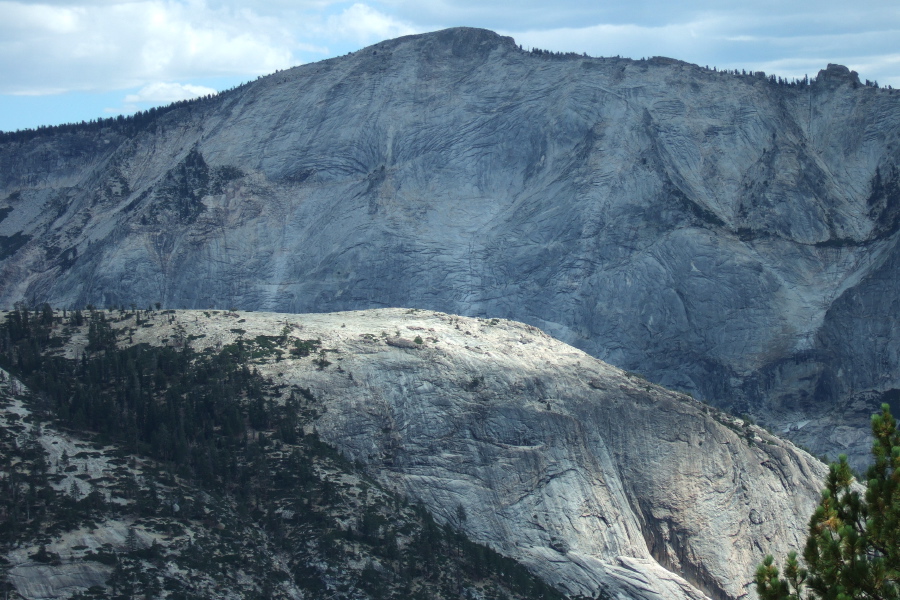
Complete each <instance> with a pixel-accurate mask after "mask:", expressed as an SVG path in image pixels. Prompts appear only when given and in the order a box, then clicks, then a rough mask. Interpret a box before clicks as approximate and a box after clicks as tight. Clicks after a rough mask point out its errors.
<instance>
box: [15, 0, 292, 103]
mask: <svg viewBox="0 0 900 600" xmlns="http://www.w3.org/2000/svg"><path fill="white" fill-rule="evenodd" d="M0 14H2V15H4V18H3V19H2V20H0V72H2V73H3V74H4V77H3V78H2V79H0V93H7V94H10V93H12V94H47V93H54V92H60V91H71V90H111V89H123V88H131V87H136V86H140V85H144V84H147V83H149V82H152V81H161V80H162V81H165V80H169V81H171V80H179V79H181V80H184V79H192V78H199V77H212V76H223V75H256V74H263V73H269V72H271V71H274V70H276V69H281V68H285V67H288V66H291V65H293V64H296V63H297V60H296V59H295V57H294V56H293V53H292V48H293V46H294V44H295V42H294V39H293V35H292V33H291V32H290V31H289V30H288V29H287V28H286V27H285V25H284V24H283V23H281V22H280V21H279V20H277V19H274V18H271V17H261V16H259V15H258V14H256V13H254V12H253V11H251V10H249V9H240V10H233V9H227V8H217V9H214V8H210V7H209V6H207V5H206V3H205V2H203V1H202V0H199V1H192V2H190V3H187V4H184V3H180V2H176V1H174V0H147V1H142V2H130V3H116V4H112V5H108V6H98V5H83V6H51V5H40V4H26V3H23V2H2V1H0Z"/></svg>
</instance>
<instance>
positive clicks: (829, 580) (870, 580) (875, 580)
mask: <svg viewBox="0 0 900 600" xmlns="http://www.w3.org/2000/svg"><path fill="white" fill-rule="evenodd" d="M872 433H873V436H874V442H873V445H872V454H873V456H874V459H875V462H874V464H873V465H872V466H871V467H869V469H868V472H867V475H868V477H867V479H868V482H867V486H866V489H865V496H864V497H863V496H861V495H860V493H859V490H858V489H854V488H856V487H857V486H855V485H854V483H855V482H854V477H853V472H852V471H851V469H850V466H849V464H847V457H846V456H841V457H840V459H839V462H837V463H835V464H832V465H831V469H830V470H829V473H828V480H827V487H826V489H825V490H823V491H822V500H821V501H820V502H819V506H818V507H817V508H816V511H815V513H813V516H812V518H811V519H810V522H809V537H808V538H807V542H806V548H805V550H804V552H803V558H804V560H805V561H806V565H807V569H803V568H801V567H800V565H799V562H798V561H797V553H796V552H792V553H791V554H790V555H789V556H788V560H787V563H786V565H785V578H784V579H782V578H781V577H779V572H778V568H777V567H776V566H775V564H774V560H773V558H772V556H766V558H765V560H764V561H763V563H762V564H761V565H760V566H759V567H758V568H757V571H756V585H757V593H758V594H759V597H760V599H761V600H802V599H821V600H898V599H900V433H898V431H897V423H896V421H895V420H894V417H893V416H891V412H890V408H889V407H888V405H887V404H884V405H882V407H881V414H875V415H873V416H872Z"/></svg>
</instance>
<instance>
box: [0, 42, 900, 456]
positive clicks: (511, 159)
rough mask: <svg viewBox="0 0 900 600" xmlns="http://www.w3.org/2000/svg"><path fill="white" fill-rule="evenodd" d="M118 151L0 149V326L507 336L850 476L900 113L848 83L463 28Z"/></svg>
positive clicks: (893, 368)
mask: <svg viewBox="0 0 900 600" xmlns="http://www.w3.org/2000/svg"><path fill="white" fill-rule="evenodd" d="M123 131H124V130H122V129H121V128H118V129H117V128H116V127H114V126H109V127H105V128H100V127H85V128H83V129H76V130H74V131H73V132H69V133H60V134H58V135H55V136H49V135H37V136H34V137H32V138H31V139H25V140H20V141H14V140H12V139H11V138H10V140H9V141H5V142H3V143H0V281H2V282H3V284H2V286H0V290H2V291H0V301H2V302H4V303H7V304H9V303H12V302H14V301H17V300H20V299H23V298H24V299H27V300H29V301H31V300H33V301H44V300H47V301H50V302H52V303H54V304H57V305H83V304H87V303H93V304H96V305H100V306H103V305H126V306H127V305H129V304H131V303H137V304H138V305H145V304H147V303H151V302H157V301H159V302H162V303H163V304H165V305H166V306H173V307H185V308H208V307H210V306H218V307H228V306H235V307H241V308H253V309H265V310H278V311H287V312H309V311H328V310H345V309H360V308H372V307H383V306H401V305H402V306H411V305H413V306H419V307H423V308H430V309H436V310H443V311H447V312H454V313H461V314H468V315H473V316H503V317H509V318H514V319H517V320H521V321H526V322H528V323H531V324H534V325H537V326H539V327H541V328H542V329H544V330H546V331H548V332H550V333H552V334H553V335H555V336H557V337H559V338H561V339H563V340H565V341H566V342H569V343H571V344H573V345H575V346H577V347H579V348H581V349H584V350H585V351H587V352H589V353H591V354H592V355H594V356H597V357H599V358H602V359H604V360H606V361H609V362H611V363H613V364H616V365H618V366H620V367H622V368H626V369H630V370H633V371H638V372H641V373H643V374H644V375H646V376H647V377H648V378H650V379H651V380H653V381H655V382H657V383H660V384H664V385H667V386H670V387H675V388H678V389H682V390H685V391H690V392H691V393H693V394H694V395H696V396H698V397H701V398H703V399H706V400H708V401H709V402H712V403H714V404H717V405H719V406H723V407H726V408H728V409H730V410H732V411H733V412H736V413H749V414H753V415H755V416H756V417H757V418H759V419H761V420H764V421H765V422H766V423H768V424H770V425H772V426H776V427H778V428H779V429H780V430H782V431H785V432H787V433H788V434H789V435H791V436H793V437H794V438H795V439H798V440H801V441H803V443H804V444H806V445H807V446H808V447H810V448H811V449H812V450H813V451H815V452H816V453H823V452H828V453H830V454H832V455H834V454H835V453H836V452H837V451H846V452H849V453H850V454H851V455H852V456H853V457H854V460H855V462H856V464H861V463H863V462H865V461H866V460H867V456H866V449H867V448H868V443H867V442H866V441H865V439H866V431H867V427H868V423H867V419H868V414H867V413H868V412H870V410H871V409H872V407H873V406H877V402H878V401H879V400H880V399H881V398H882V397H883V396H884V394H887V395H888V397H889V398H890V397H892V396H891V394H893V393H894V390H897V389H900V380H898V373H900V355H898V353H897V350H896V348H898V347H900V329H898V326H897V322H896V319H895V317H894V315H896V314H897V309H898V304H900V288H898V286H897V285H896V284H895V282H896V281H897V275H898V273H897V265H898V249H897V239H898V234H897V231H898V223H900V220H898V219H900V168H898V167H897V165H898V163H900V93H895V92H894V91H893V90H884V89H876V88H874V87H870V86H864V85H860V83H859V80H858V78H856V76H855V74H854V73H851V72H849V71H848V70H847V69H845V68H842V67H838V66H835V65H830V66H829V67H828V68H827V69H824V70H823V71H822V72H820V73H819V75H818V77H816V79H815V80H814V81H813V82H812V83H811V84H810V85H782V84H778V83H777V82H773V81H771V80H769V79H766V78H765V77H762V76H757V75H746V76H745V75H735V74H731V73H724V72H716V71H710V70H707V69H703V68H699V67H697V66H694V65H689V64H686V63H683V62H679V61H674V60H669V59H658V58H657V59H650V60H644V61H633V60H627V59H618V58H609V59H595V58H588V57H583V56H577V55H564V56H562V55H550V54H547V53H543V54H542V53H530V52H524V51H522V50H521V49H519V48H518V47H517V46H516V45H515V43H514V42H513V40H512V39H510V38H504V37H500V36H498V35H496V34H493V33H491V32H488V31H483V30H477V29H467V28H460V29H451V30H446V31H440V32H436V33H430V34H424V35H418V36H409V37H404V38H399V39H396V40H390V41H386V42H382V43H380V44H376V45H374V46H371V47H369V48H365V49H363V50H360V51H358V52H355V53H353V54H352V55H350V56H346V57H341V58H336V59H331V60H327V61H322V62H319V63H314V64H309V65H304V66H302V67H297V68H294V69H290V70H287V71H284V72H279V73H276V74H274V75H271V76H269V77H265V78H262V79H260V80H258V81H256V82H254V83H252V84H247V85H244V86H241V87H239V88H237V89H235V90H232V91H230V92H227V93H223V94H220V95H219V96H217V97H215V98H212V99H208V100H203V101H198V102H195V103H191V104H188V105H186V106H183V107H181V108H178V109H175V110H171V111H168V112H166V113H165V114H161V116H159V117H158V118H155V119H150V120H148V121H146V123H145V124H143V125H142V126H141V128H139V130H138V131H135V132H128V134H127V135H126V133H123ZM838 425H839V426H838Z"/></svg>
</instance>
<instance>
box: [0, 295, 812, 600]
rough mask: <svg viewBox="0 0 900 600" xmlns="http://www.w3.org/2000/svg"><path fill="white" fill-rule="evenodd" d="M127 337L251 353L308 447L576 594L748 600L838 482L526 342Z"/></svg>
mask: <svg viewBox="0 0 900 600" xmlns="http://www.w3.org/2000/svg"><path fill="white" fill-rule="evenodd" d="M112 326H113V327H114V328H116V329H117V330H119V331H120V333H119V334H118V339H119V340H120V341H119V343H120V345H130V344H150V345H161V344H176V345H189V346H191V347H192V348H195V349H196V350H204V349H209V350H213V349H222V348H229V347H233V346H230V345H231V344H236V342H237V340H239V339H240V340H243V341H242V344H243V346H241V348H243V350H242V352H243V353H244V354H243V355H244V356H246V357H247V359H248V361H249V364H248V367H252V368H253V369H254V370H255V371H256V372H258V373H259V374H261V375H262V376H263V377H266V378H271V380H272V384H271V385H270V388H271V389H272V390H282V391H281V392H280V393H281V394H282V396H283V395H284V394H286V393H287V392H286V391H285V390H292V389H293V390H296V389H301V390H305V391H304V392H303V393H304V395H305V396H306V397H308V398H310V399H315V400H314V405H310V406H305V407H304V408H303V411H304V414H306V413H309V414H311V415H313V420H311V421H309V422H308V423H307V424H306V425H305V426H306V428H307V430H308V431H313V430H314V431H315V432H316V433H317V434H318V436H319V437H320V438H321V439H322V440H324V441H326V442H329V443H331V444H333V445H335V446H336V447H337V448H338V449H339V450H340V451H341V452H342V453H343V454H344V455H345V456H346V457H347V458H348V459H350V460H351V461H353V462H354V463H356V464H359V465H362V468H364V469H365V471H367V472H368V473H369V474H371V475H372V476H373V477H374V478H376V479H377V481H378V482H379V483H380V484H381V485H382V486H383V489H384V490H386V493H387V492H396V493H398V494H400V495H402V496H405V497H407V498H410V499H412V500H415V501H420V502H422V503H423V504H424V505H425V507H427V508H428V510H430V511H431V512H432V513H433V514H435V515H436V517H437V518H438V520H439V521H442V522H445V523H449V524H451V525H452V526H453V527H457V528H460V529H462V530H464V531H465V532H466V533H467V534H468V535H469V536H470V537H471V538H472V539H474V540H475V541H477V542H481V543H484V544H487V545H489V546H491V547H492V548H494V549H496V550H498V551H500V552H501V553H503V554H505V555H507V556H510V557H512V558H515V559H516V560H518V561H520V562H521V563H523V564H525V565H527V566H528V568H529V569H531V570H532V571H533V572H534V573H536V574H537V575H539V576H540V577H541V578H543V579H544V580H545V581H547V582H549V583H551V584H553V585H554V586H556V587H557V588H558V589H560V590H561V591H563V592H565V593H567V594H570V595H577V594H584V595H585V596H588V597H591V598H595V597H598V596H600V597H604V598H618V599H620V600H662V599H666V600H671V599H691V600H701V599H703V598H714V599H726V598H740V597H745V595H746V594H753V591H752V589H751V588H750V583H749V581H750V579H751V577H752V574H753V571H754V569H755V565H756V564H757V563H758V562H759V561H760V560H761V559H762V557H763V555H764V554H765V553H767V552H772V553H775V554H780V555H783V554H785V553H786V552H787V551H788V550H790V549H796V548H799V547H802V544H803V543H804V541H805V537H806V522H807V520H808V517H809V515H810V514H811V512H812V510H813V508H814V507H815V505H816V502H817V499H818V493H819V490H820V488H821V487H822V484H823V478H824V473H825V467H824V465H823V464H822V463H820V462H818V461H817V460H816V459H814V458H813V457H811V456H810V455H808V454H807V453H806V452H803V451H801V450H798V449H797V448H795V447H794V446H793V445H791V444H790V443H787V442H784V441H782V440H780V439H778V438H775V437H773V436H771V435H770V434H768V433H767V432H766V431H765V430H763V429H761V428H759V427H756V426H751V425H748V424H746V423H744V422H743V421H741V420H739V419H736V418H734V417H730V416H728V415H726V414H724V413H721V412H719V411H718V410H716V409H715V408H712V407H710V406H708V405H705V404H703V403H701V402H698V401H695V400H693V399H691V398H689V397H687V396H684V395H682V394H679V393H676V392H671V391H668V390H665V389H663V388H660V387H658V386H655V385H653V384H651V383H649V382H647V381H646V380H644V379H642V378H640V377H637V376H635V375H632V374H628V373H625V372H623V371H621V370H619V369H616V368H615V367H612V366H609V365H608V364H606V363H603V362H601V361H599V360H597V359H594V358H592V357H590V356H589V355H587V354H585V353H584V352H582V351H579V350H576V349H575V348H572V347H571V346H567V345H566V344H563V343H561V342H559V341H557V340H555V339H553V338H551V337H549V336H547V335H546V334H544V333H542V332H540V331H539V330H537V329H536V328H534V327H532V326H528V325H524V324H519V323H513V322H509V321H505V320H498V319H493V320H487V319H471V318H465V317H456V316H452V315H447V314H443V313H432V312H426V311H417V310H405V309H385V310H375V311H360V312H347V313H335V314H314V315H286V314H273V313H269V314H264V313H234V312H226V313H221V312H215V313H214V312H212V311H206V312H201V311H185V312H180V311H179V312H177V313H174V314H158V313H157V314H156V315H153V314H150V315H144V316H143V322H142V324H141V323H140V322H139V321H137V320H135V318H134V317H133V316H125V317H120V316H117V317H116V318H115V319H114V321H113V322H112ZM86 329H87V325H85V326H83V327H82V328H81V329H80V330H78V331H70V332H69V334H68V335H69V336H70V341H69V342H68V343H67V344H66V346H65V347H64V348H63V351H64V352H65V354H66V355H67V356H71V357H77V356H81V355H82V353H83V352H85V345H86V342H87V339H86V338H87V336H86V335H85V334H86V333H87V332H86ZM298 348H299V349H302V350H303V351H300V352H297V351H294V352H292V351H291V350H292V349H295V350H296V349H298ZM304 354H306V356H304ZM88 355H90V352H88ZM273 399H274V400H275V401H276V402H281V401H282V400H283V399H284V398H281V399H279V397H278V396H277V395H276V396H273ZM45 435H46V434H45ZM260 435H262V436H264V437H265V436H273V433H272V432H266V431H263V432H262V433H261V434H260ZM272 439H273V440H274V439H276V438H275V437H273V438H272ZM45 445H46V446H47V447H52V446H53V444H52V443H50V442H47V443H45ZM266 447H267V448H268V452H270V453H274V454H277V455H279V456H280V455H284V456H285V457H286V456H287V455H289V454H290V452H289V451H286V450H284V448H280V447H279V445H278V442H271V443H269V444H267V446H266ZM60 448H61V447H57V448H56V449H55V452H56V453H57V454H59V453H60V452H61V450H60ZM71 454H73V455H76V453H75V452H72V453H71ZM57 462H58V461H57V460H51V461H50V464H56V463H57ZM90 481H94V480H93V479H91V480H90ZM97 481H98V482H102V481H105V479H103V478H97ZM64 484H65V482H63V484H61V485H64ZM91 485H93V484H91ZM97 485H99V483H98V484H97ZM85 493H86V491H85ZM182 494H184V492H182ZM190 495H192V496H194V497H197V493H196V492H193V493H191V494H190ZM359 506H360V505H359V503H358V502H357V506H356V510H357V511H362V510H363V509H362V508H360V507H359ZM345 510H350V509H345ZM282 512H283V511H282ZM279 514H280V513H279ZM358 516H359V515H355V516H354V513H353V512H350V513H344V514H343V515H342V516H341V519H342V520H343V522H350V523H353V522H354V521H353V519H354V518H355V517H358ZM120 519H121V517H120ZM113 526H117V527H119V529H122V527H123V525H121V523H119V524H118V525H116V524H115V523H114V524H112V525H110V527H113ZM117 531H118V530H117ZM60 544H62V545H63V546H64V545H65V544H63V543H62V542H60ZM98 544H99V542H98ZM288 546H290V544H288ZM33 550H34V549H30V550H28V551H27V552H26V551H25V550H22V551H20V552H18V554H16V556H15V557H13V558H16V559H17V560H16V561H14V562H15V563H16V565H17V566H16V567H15V569H14V573H13V574H14V575H16V576H17V577H19V578H20V582H21V583H22V585H23V586H24V585H25V583H26V582H30V583H28V585H30V586H31V587H32V588H34V589H37V588H39V587H40V586H41V585H50V583H48V582H47V581H45V580H47V579H48V578H50V579H52V577H50V576H51V575H53V572H52V569H51V570H50V571H51V573H50V575H41V573H34V572H32V571H28V569H29V568H30V567H32V566H34V565H30V563H28V561H26V560H24V557H25V556H26V555H27V554H28V552H31V551H33ZM55 551H56V552H58V553H59V552H60V550H59V549H57V550H55ZM172 552H173V554H174V550H173V551H172ZM38 566H40V565H38ZM64 566H67V568H69V570H72V569H74V568H76V567H77V566H78V563H76V564H74V565H64ZM41 568H43V567H41ZM45 570H46V569H45ZM95 570H96V569H95ZM63 574H64V573H59V574H58V575H60V576H62V575H63ZM100 575H102V573H101V574H100ZM100 575H97V574H96V573H95V576H100ZM54 576H55V575H54ZM29 578H31V579H29ZM17 585H18V584H17ZM76 585H77V584H76Z"/></svg>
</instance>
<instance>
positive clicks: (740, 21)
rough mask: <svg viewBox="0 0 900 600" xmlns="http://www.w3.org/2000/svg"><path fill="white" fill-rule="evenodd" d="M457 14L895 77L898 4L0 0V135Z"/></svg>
mask: <svg viewBox="0 0 900 600" xmlns="http://www.w3.org/2000/svg"><path fill="white" fill-rule="evenodd" d="M461 25H464V26H470V27H484V28H486V29H492V30H494V31H497V32H498V33H502V34H504V35H511V36H512V37H514V38H515V39H516V42H517V43H519V44H521V45H522V46H523V47H525V48H531V47H537V48H543V49H547V50H553V51H562V52H578V53H582V52H586V53H587V54H589V55H591V56H624V57H629V58H635V59H638V58H643V57H651V56H668V57H671V58H677V59H680V60H685V61H688V62H691V63H695V64H699V65H701V66H709V67H714V66H715V67H717V68H719V69H735V68H737V69H747V70H748V71H749V70H753V71H765V72H766V73H767V74H775V75H778V76H781V77H785V78H789V79H790V78H802V77H803V76H804V75H809V76H810V77H814V76H815V74H816V73H818V71H819V69H823V68H825V66H826V65H827V64H828V63H838V64H843V65H846V66H848V67H850V68H851V69H853V70H855V71H857V72H858V73H859V75H860V78H861V79H863V80H865V79H870V80H873V81H877V82H878V83H879V85H882V86H886V85H891V86H893V87H895V88H900V43H898V42H900V1H898V0H856V1H854V2H847V1H846V0H840V1H838V0H797V1H792V0H778V1H774V0H741V1H740V2H738V1H733V0H682V1H679V2H673V1H672V0H630V1H627V2H626V1H623V0H615V1H610V0H589V1H588V0H553V1H548V0H498V1H490V0H380V1H376V0H368V1H362V2H354V1H349V2H344V1H337V0H45V1H43V2H32V1H27V0H15V1H9V0H0V131H13V130H16V129H23V128H32V127H37V126H39V125H53V124H58V123H69V122H79V121H82V120H90V119H95V118H103V117H110V116H115V115H118V114H130V113H132V112H134V111H136V110H145V109H147V108H150V107H151V106H159V105H165V104H169V103H170V102H173V101H175V100H181V99H186V98H194V97H197V96H205V95H207V94H214V93H216V92H217V91H221V90H224V89H228V88H230V87H233V86H235V85H237V84H239V83H241V82H244V81H249V80H253V79H256V78H257V77H258V76H260V75H265V74H268V73H272V72H274V71H275V70H277V69H285V68H289V67H292V66H296V65H300V64H304V63H309V62H315V61H318V60H323V59H326V58H330V57H333V56H339V55H343V54H346V53H347V52H351V51H354V50H358V49H359V48H362V47H365V46H367V45H370V44H373V43H376V42H378V41H381V40H384V39H389V38H394V37H398V36H401V35H407V34H412V33H424V32H427V31H435V30H438V29H444V28H446V27H455V26H461Z"/></svg>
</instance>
